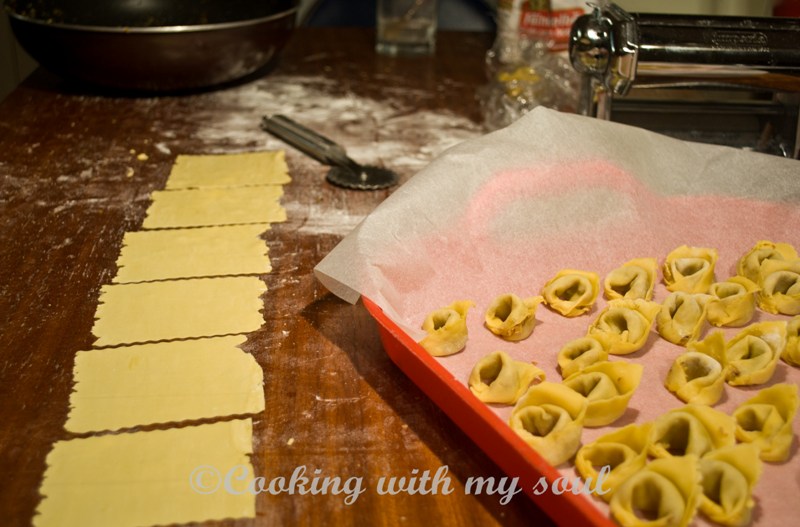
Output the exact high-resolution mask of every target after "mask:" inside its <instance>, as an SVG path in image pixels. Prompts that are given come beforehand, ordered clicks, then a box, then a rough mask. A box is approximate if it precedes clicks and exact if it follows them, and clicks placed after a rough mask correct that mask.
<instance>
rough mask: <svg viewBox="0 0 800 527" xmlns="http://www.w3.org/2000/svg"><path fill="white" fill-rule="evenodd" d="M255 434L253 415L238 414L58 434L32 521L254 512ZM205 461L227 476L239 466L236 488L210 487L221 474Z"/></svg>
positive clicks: (98, 524)
mask: <svg viewBox="0 0 800 527" xmlns="http://www.w3.org/2000/svg"><path fill="white" fill-rule="evenodd" d="M252 440H253V425H252V421H251V420H250V419H238V420H234V421H224V422H218V423H213V424H207V425H200V426H190V427H184V428H171V429H168V430H156V431H152V432H135V433H126V434H110V435H102V436H93V437H87V438H82V439H72V440H69V441H58V442H57V443H56V444H55V445H54V446H53V450H52V451H51V452H50V453H49V454H48V456H47V470H46V471H45V474H44V481H43V482H42V486H41V488H40V493H41V494H42V495H43V496H44V498H43V499H42V501H41V502H40V503H39V506H38V509H37V514H36V516H34V517H33V524H34V525H35V526H36V527H49V526H60V525H80V526H81V527H107V526H109V525H114V526H115V527H139V526H141V525H172V524H184V523H190V522H203V521H209V520H223V519H226V518H255V502H256V496H255V493H251V492H247V491H246V486H247V483H248V481H249V480H250V479H252V477H253V466H252V464H251V463H250V460H249V458H248V454H251V453H252V446H251V445H252ZM203 467H205V468H206V469H209V468H213V469H217V470H219V471H220V472H221V474H217V475H218V476H219V477H220V478H222V477H224V475H225V472H226V471H228V470H231V469H234V468H236V467H240V468H241V471H239V472H237V473H236V475H237V477H236V478H231V481H230V485H231V489H232V490H233V491H234V492H227V491H226V490H225V489H223V488H220V489H219V490H218V491H217V492H208V490H209V489H213V485H215V484H220V481H219V480H215V479H214V477H215V475H214V473H213V472H210V471H208V470H206V471H205V472H198V470H199V469H201V468H203ZM238 476H241V478H242V479H239V477H238ZM248 476H249V477H248ZM193 485H194V488H193ZM195 489H198V490H195ZM204 491H205V492H204Z"/></svg>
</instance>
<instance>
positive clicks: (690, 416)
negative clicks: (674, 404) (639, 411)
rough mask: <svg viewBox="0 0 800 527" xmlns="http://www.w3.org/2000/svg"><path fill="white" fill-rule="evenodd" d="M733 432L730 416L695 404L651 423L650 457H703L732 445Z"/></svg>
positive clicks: (733, 425)
mask: <svg viewBox="0 0 800 527" xmlns="http://www.w3.org/2000/svg"><path fill="white" fill-rule="evenodd" d="M735 429H736V424H735V423H734V421H733V419H732V418H731V416H729V415H727V414H725V413H723V412H720V411H718V410H714V409H713V408H711V407H708V406H703V405H699V404H688V405H686V406H683V407H681V408H676V409H674V410H670V411H669V412H667V413H665V414H662V415H661V416H659V417H658V418H657V419H656V420H655V421H654V423H653V428H652V430H651V434H650V454H651V455H652V456H654V457H670V456H678V457H680V456H686V455H690V454H691V455H695V456H698V457H700V456H703V455H704V454H706V453H707V452H710V451H711V450H714V449H715V448H720V447H723V446H730V445H733V444H734V442H735Z"/></svg>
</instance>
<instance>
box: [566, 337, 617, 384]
mask: <svg viewBox="0 0 800 527" xmlns="http://www.w3.org/2000/svg"><path fill="white" fill-rule="evenodd" d="M557 360H558V367H559V369H560V370H561V377H563V378H565V379H566V378H567V377H569V376H570V375H573V374H575V373H577V372H579V371H581V370H582V369H584V368H586V367H588V366H591V365H592V364H595V363H597V362H603V361H605V360H608V352H607V351H606V350H605V349H603V345H602V344H600V341H598V340H597V339H595V338H593V337H581V338H578V339H575V340H571V341H570V342H567V343H566V344H565V345H564V347H563V348H561V350H560V351H559V352H558V359H557Z"/></svg>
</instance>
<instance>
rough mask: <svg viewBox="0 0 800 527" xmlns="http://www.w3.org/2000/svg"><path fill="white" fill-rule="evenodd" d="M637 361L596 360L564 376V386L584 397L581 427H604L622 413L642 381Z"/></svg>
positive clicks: (640, 369) (639, 365)
mask: <svg viewBox="0 0 800 527" xmlns="http://www.w3.org/2000/svg"><path fill="white" fill-rule="evenodd" d="M642 370H643V367H642V365H641V364H635V363H632V362H624V361H616V362H608V361H606V362H598V363H597V364H592V365H591V366H587V367H586V368H584V369H583V370H582V371H579V372H578V373H575V374H573V375H572V376H570V377H567V378H566V379H564V385H565V386H568V387H570V388H572V389H573V390H575V391H576V392H578V393H579V394H581V395H582V396H584V397H586V401H587V402H588V405H587V407H586V419H585V420H584V423H583V424H584V426H589V427H594V426H605V425H608V424H611V423H613V422H614V421H616V420H617V419H619V418H620V417H622V414H624V413H625V409H626V408H627V407H628V402H629V401H630V399H631V397H632V396H633V392H634V391H635V390H636V388H637V387H638V386H639V382H640V381H641V380H642Z"/></svg>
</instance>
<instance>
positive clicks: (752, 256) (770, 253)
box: [736, 240, 798, 283]
mask: <svg viewBox="0 0 800 527" xmlns="http://www.w3.org/2000/svg"><path fill="white" fill-rule="evenodd" d="M797 257H798V256H797V251H796V250H795V249H794V247H792V246H791V245H790V244H788V243H774V242H771V241H767V240H761V241H758V242H756V244H755V245H754V246H753V248H752V249H750V250H749V251H747V253H745V254H744V255H742V257H741V258H740V259H739V261H738V262H737V264H736V274H738V275H739V276H744V277H745V278H747V279H749V280H750V281H752V282H755V283H758V281H759V280H760V278H761V265H762V264H763V263H764V262H765V261H767V260H794V259H795V258H797Z"/></svg>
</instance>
